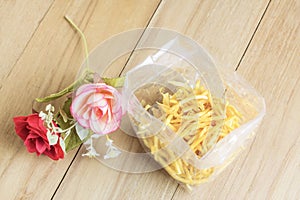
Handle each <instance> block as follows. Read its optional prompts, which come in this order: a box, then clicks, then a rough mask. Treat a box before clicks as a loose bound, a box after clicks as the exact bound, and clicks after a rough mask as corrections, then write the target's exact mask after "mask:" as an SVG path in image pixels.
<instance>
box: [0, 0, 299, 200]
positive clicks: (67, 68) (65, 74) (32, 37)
mask: <svg viewBox="0 0 300 200" xmlns="http://www.w3.org/2000/svg"><path fill="white" fill-rule="evenodd" d="M299 4H300V2H299V0H283V1H269V0H263V1H258V0H255V1H251V2H250V1H242V0H239V1H234V0H225V1H217V0H212V1H196V0H189V1H184V0H177V1H171V0H163V1H161V2H160V1H158V0H156V1H148V0H142V1H140V0H130V1H117V0H112V1H100V0H99V1H96V0H88V1H86V0H76V1H59V0H53V1H50V0H49V1H43V3H41V2H34V3H33V2H32V1H30V2H29V1H1V2H0V22H1V27H0V47H1V48H0V57H1V59H0V94H1V98H0V112H1V113H2V114H1V117H0V122H1V125H2V127H4V128H3V129H2V131H1V132H0V137H1V140H0V163H1V165H0V199H50V198H51V199H52V198H53V199H300V192H299V191H300V188H299V185H300V173H299V171H300V168H299V167H300V160H299V158H300V157H299V154H300V141H299V140H300V139H299V131H298V129H299V128H300V127H299V124H300V123H299V122H300V121H299V111H300V107H299V105H300V104H299V101H300V90H299V88H300V85H299V80H300V77H299V76H300V73H299V72H300V71H299V69H298V68H299V67H298V66H297V65H299V63H300V60H299V58H300V56H299V52H300V51H299V50H300V49H299V48H300V33H299V32H300V31H299V17H298V15H299V13H300V5H299ZM65 14H68V15H69V16H70V17H71V18H72V19H73V20H74V21H75V23H76V24H78V26H79V27H80V28H81V29H82V30H83V31H84V33H85V35H86V36H87V40H88V46H89V49H93V48H94V47H96V45H98V44H99V43H100V42H101V41H103V40H105V39H107V38H109V37H111V36H112V35H114V34H118V33H120V32H122V31H126V30H129V29H133V28H145V27H146V26H148V27H162V28H168V29H172V30H175V31H178V32H180V33H183V34H185V35H187V36H189V37H191V38H193V39H194V40H196V41H197V42H199V43H200V44H201V45H202V46H203V47H205V48H206V49H207V50H208V51H209V52H210V53H211V55H212V56H213V57H214V59H215V61H216V64H217V65H218V66H219V67H223V68H227V69H228V70H232V71H233V70H234V69H236V68H237V67H238V70H237V71H238V73H240V74H241V75H243V76H244V77H245V78H246V79H247V80H249V81H250V83H252V84H253V86H254V87H255V88H257V89H258V91H259V92H260V93H261V94H262V95H263V96H264V97H265V99H266V104H267V115H266V117H265V119H264V121H263V124H262V126H261V128H260V129H259V131H258V135H257V138H256V139H255V141H254V143H253V144H252V145H251V147H250V148H249V149H247V150H246V151H245V152H244V153H243V154H242V155H241V156H240V157H239V158H238V159H237V160H236V161H234V163H233V164H231V165H230V166H229V167H228V168H227V169H226V170H225V171H224V172H223V173H222V174H220V176H219V177H217V178H216V180H214V181H213V182H211V183H208V184H206V185H203V186H202V187H201V188H199V189H200V190H199V191H198V192H197V193H195V194H190V193H187V192H186V191H185V190H183V188H181V187H179V185H178V184H177V182H176V181H174V180H173V179H172V178H170V177H169V176H168V175H166V174H165V173H164V171H163V170H160V171H156V172H152V173H147V174H128V173H125V172H118V171H116V170H114V169H111V168H108V167H106V166H104V165H103V164H101V163H99V162H97V161H95V160H90V159H88V158H83V157H82V156H81V155H82V154H83V153H84V152H85V149H84V148H80V149H79V152H78V154H76V150H75V151H73V152H71V153H69V154H68V155H67V156H66V158H65V159H64V160H62V161H60V162H54V161H51V160H50V159H49V158H47V157H44V156H41V157H36V156H35V155H34V154H28V153H27V151H26V148H25V147H24V145H23V143H22V141H21V140H20V139H19V138H18V137H17V136H16V135H15V134H14V130H13V123H12V120H11V118H12V117H13V116H15V115H26V114H28V113H29V112H30V111H31V104H32V100H33V99H34V98H35V97H37V96H44V95H47V94H49V93H52V92H55V91H58V90H60V89H62V88H64V87H66V86H67V85H69V84H70V83H71V82H72V81H73V80H74V78H75V77H76V74H77V72H78V69H79V67H80V65H81V62H82V61H83V59H84V52H83V50H82V44H81V40H80V38H79V36H78V34H77V33H76V32H75V31H74V30H73V29H72V28H71V27H70V26H69V24H68V23H67V22H66V21H65V20H64V19H63V16H64V15H65ZM3 38H5V40H4V39H3ZM138 39H139V37H137V41H138ZM128 58H129V54H127V55H125V56H123V57H122V58H121V59H120V60H119V61H118V62H117V63H114V65H113V66H112V67H111V68H110V69H109V70H108V71H107V73H106V75H108V76H116V75H118V74H119V73H120V72H121V71H122V70H123V68H124V67H125V69H124V71H123V72H126V71H127V70H129V69H130V68H131V67H132V66H134V63H135V62H137V61H138V59H139V56H137V55H136V54H134V56H132V57H131V58H130V60H129V62H127V59H128ZM125 63H126V64H125ZM58 103H59V102H56V105H58ZM34 106H35V108H38V109H41V108H42V107H43V106H44V105H36V104H35V105H34ZM119 134H120V135H121V134H122V133H121V132H119ZM115 141H116V142H118V143H119V145H121V146H124V147H125V148H128V150H130V151H140V150H141V149H140V147H139V145H138V143H137V141H135V140H133V139H132V138H130V137H128V136H125V135H123V136H122V137H119V138H118V139H116V140H115ZM126 145H127V146H126Z"/></svg>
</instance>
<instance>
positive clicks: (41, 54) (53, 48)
mask: <svg viewBox="0 0 300 200" xmlns="http://www.w3.org/2000/svg"><path fill="white" fill-rule="evenodd" d="M14 3H16V7H17V8H19V7H20V8H19V10H20V11H22V8H23V7H24V5H23V4H22V3H20V2H13V1H11V2H5V9H6V8H9V6H11V7H13V6H14ZM45 3H46V2H45ZM157 4H158V1H126V2H120V1H85V0H80V1H72V2H71V1H59V0H57V1H55V2H54V3H53V4H52V6H51V7H50V8H49V11H48V12H47V13H46V11H45V10H44V14H45V16H44V19H43V20H42V21H41V22H40V23H39V26H38V27H36V26H30V24H28V32H30V33H31V35H33V36H32V37H31V38H29V37H28V38H27V40H29V39H30V41H25V42H23V41H22V42H23V43H24V44H26V48H25V49H24V50H23V52H22V55H21V56H19V57H18V56H15V57H13V56H7V58H8V59H9V60H5V59H3V58H1V63H9V64H11V65H12V66H11V69H10V73H7V72H6V71H5V70H4V71H2V70H1V77H4V78H3V79H2V80H1V83H2V87H1V88H0V92H1V100H0V105H1V107H0V109H1V113H2V114H1V120H0V121H1V125H2V126H3V127H5V128H4V129H2V131H1V133H0V134H1V141H0V150H1V151H0V152H1V153H0V161H1V167H0V196H1V199H14V198H15V199H50V198H51V197H52V195H53V194H54V192H55V190H56V188H57V187H58V185H59V183H60V181H61V179H62V178H63V175H64V174H65V172H66V170H67V168H68V166H69V164H70V163H71V161H72V159H73V157H74V155H75V153H76V151H73V152H72V153H69V154H68V155H67V156H66V158H65V159H64V160H63V161H62V162H54V161H51V160H49V159H48V158H47V157H39V158H37V157H36V156H35V155H33V154H28V153H27V151H26V148H25V147H24V146H23V144H22V142H21V140H20V139H19V138H18V137H17V136H16V135H15V134H14V128H13V123H12V117H13V116H15V115H27V114H28V113H29V112H31V105H32V100H33V99H34V98H35V97H37V96H44V95H46V94H49V93H51V92H55V91H57V90H59V89H62V88H64V87H66V86H67V85H69V84H70V83H71V82H73V81H74V78H75V75H76V73H77V71H78V68H79V66H80V65H81V62H82V60H83V58H84V53H83V51H82V45H81V43H80V38H79V36H78V34H77V33H75V31H74V30H73V29H72V28H71V27H70V25H69V24H68V23H67V22H66V21H65V20H64V18H63V16H64V15H66V14H68V15H69V16H70V17H72V18H73V19H74V21H75V22H76V23H77V24H78V25H79V26H80V27H81V28H82V29H83V30H84V31H85V29H87V31H85V32H86V35H87V37H88V38H89V39H88V45H89V47H90V48H93V47H95V46H96V45H97V44H98V43H100V42H101V41H103V40H104V39H106V38H107V37H109V36H111V35H113V34H116V33H119V32H122V31H124V30H127V29H132V28H137V27H141V28H142V27H144V26H145V25H146V24H147V23H148V20H149V18H150V17H151V15H152V13H153V11H154V10H155V8H156V6H157ZM2 5H4V4H3V3H1V6H2ZM31 7H33V6H29V7H28V8H29V9H30V8H31ZM31 11H34V10H31ZM16 12H17V11H16ZM41 12H42V10H41ZM1 14H5V13H3V12H2V13H1ZM19 14H20V15H24V16H23V18H26V17H28V15H31V12H30V11H27V12H24V13H22V12H20V13H19ZM32 15H33V17H32V18H33V19H35V16H36V17H37V16H38V15H37V14H33V13H32ZM40 16H43V14H40ZM20 17H22V16H20ZM14 19H15V20H16V22H15V23H9V18H6V20H4V19H3V20H4V21H5V23H4V24H5V25H6V26H7V27H2V28H3V29H7V30H15V32H11V35H8V36H7V37H8V39H9V40H11V41H14V39H15V37H16V36H18V35H19V34H20V33H19V32H18V29H17V27H15V26H18V24H20V23H22V21H20V19H19V18H14ZM1 20H2V19H1ZM38 20H39V19H36V22H31V23H37V22H38ZM12 22H13V21H12ZM10 24H11V25H13V27H10V26H9V25H10ZM35 29H36V30H35ZM2 34H3V35H2ZM5 34H6V32H2V31H1V39H2V38H3V37H4V36H6V35H5ZM24 39H25V38H24ZM1 45H4V46H1V49H5V48H8V49H9V52H12V53H17V50H18V49H16V47H15V46H14V45H11V46H6V45H7V44H6V43H1ZM2 60H3V61H2ZM14 63H15V64H14ZM2 75H3V76H2ZM36 107H37V108H41V106H36ZM87 160H88V159H87ZM76 185H77V184H76ZM8 191H9V192H8Z"/></svg>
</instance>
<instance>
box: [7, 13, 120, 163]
mask: <svg viewBox="0 0 300 200" xmlns="http://www.w3.org/2000/svg"><path fill="white" fill-rule="evenodd" d="M65 18H66V20H67V21H68V22H69V23H70V24H71V25H72V26H73V27H74V28H75V29H76V30H77V31H78V32H79V33H80V35H81V37H82V39H83V42H84V46H85V53H86V61H87V69H86V70H85V71H84V73H83V74H82V76H81V77H80V78H79V79H77V80H76V81H75V82H74V83H72V84H71V85H70V86H68V87H67V88H65V89H63V90H61V91H59V92H57V93H54V94H50V95H49V96H47V97H44V98H36V99H35V100H36V102H38V103H44V102H49V101H53V100H56V99H58V98H61V97H63V96H65V95H68V98H67V100H66V101H65V103H64V104H63V105H62V106H60V108H59V109H58V112H56V113H54V111H55V109H54V107H53V106H52V105H51V104H49V105H47V106H46V109H45V110H46V113H44V112H43V111H41V112H40V113H39V114H37V113H34V114H32V115H28V116H19V117H15V118H14V119H13V120H14V123H15V130H16V133H17V134H18V135H19V136H20V138H21V139H22V140H23V141H24V144H25V146H26V147H27V150H28V151H29V152H36V154H37V155H41V154H44V155H47V156H49V157H50V158H51V159H53V160H58V159H61V158H64V155H65V153H67V152H69V151H70V150H72V149H74V148H78V147H79V146H80V145H81V144H84V146H85V147H86V150H87V153H85V154H83V156H88V157H95V156H99V154H98V153H97V152H96V149H95V148H94V146H93V139H97V138H99V137H100V136H103V135H104V134H108V133H111V132H113V131H115V130H116V129H118V128H119V126H120V121H121V116H122V108H121V96H120V94H119V92H118V91H117V90H116V89H115V88H114V87H120V86H122V85H123V83H124V78H101V81H103V82H104V83H98V81H97V80H95V78H97V77H99V75H98V74H96V73H95V72H93V71H91V70H90V69H89V65H88V50H87V42H86V39H85V37H84V34H83V33H82V31H81V30H80V29H79V28H78V27H77V26H76V25H75V24H74V23H73V22H72V20H71V19H70V18H68V17H67V16H66V17H65ZM95 82H96V83H95ZM113 86H114V87H113ZM72 94H73V95H72ZM71 96H73V97H74V99H72V98H71ZM106 137H107V140H108V141H109V142H110V145H107V144H106V146H107V147H108V150H107V153H106V154H107V155H104V157H105V158H106V159H108V158H114V157H116V156H118V155H119V154H120V153H118V149H117V148H116V147H114V146H113V145H112V140H110V139H109V137H108V136H107V135H106Z"/></svg>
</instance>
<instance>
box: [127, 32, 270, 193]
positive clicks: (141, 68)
mask: <svg viewBox="0 0 300 200" xmlns="http://www.w3.org/2000/svg"><path fill="white" fill-rule="evenodd" d="M199 82H200V84H201V86H203V87H204V88H206V89H207V91H209V96H208V98H209V97H211V99H210V101H211V112H212V113H211V115H210V118H209V119H210V122H209V123H210V125H208V127H207V129H208V130H207V131H206V135H205V139H204V140H203V141H202V143H205V145H203V144H202V143H201V144H202V149H200V151H201V150H202V151H203V152H202V153H201V152H200V153H198V154H197V152H196V151H195V149H194V150H193V149H192V148H191V144H189V143H190V140H191V139H190V138H191V137H197V136H195V132H197V131H198V132H199V130H202V132H203V127H202V129H201V127H200V126H201V125H199V122H198V121H197V119H199V116H198V113H201V112H202V111H201V110H197V108H195V107H192V108H189V109H191V110H192V111H189V112H187V111H184V112H183V111H182V110H184V109H187V110H188V108H187V106H193V105H195V106H196V107H197V106H198V102H197V100H198V99H199V98H200V100H201V97H199V96H201V95H198V96H197V94H195V91H194V89H195V87H196V85H197V84H199ZM198 87H199V86H198ZM183 88H184V92H186V93H189V94H192V95H191V97H188V98H189V99H188V100H185V99H180V100H178V102H179V103H178V105H179V106H180V109H181V111H180V112H181V114H182V115H181V118H182V119H181V118H180V120H181V121H180V125H179V128H178V127H177V129H176V130H177V132H175V131H174V129H175V128H174V127H173V130H172V127H171V126H170V122H168V123H169V124H168V123H167V122H166V121H167V120H169V121H170V120H172V119H173V120H177V118H176V119H174V116H173V115H172V116H171V117H170V118H171V119H166V116H164V115H165V113H161V112H163V111H162V110H163V109H161V108H160V109H159V107H162V106H164V105H162V101H163V100H162V98H163V97H165V96H164V95H169V97H166V98H170V96H172V95H173V96H176V95H177V96H179V95H178V91H180V90H183ZM170 94H172V95H170ZM172 98H173V97H172ZM202 98H204V97H202ZM169 100H170V99H169ZM204 100H205V98H204ZM173 101H175V100H174V99H173ZM183 101H185V102H187V101H188V102H189V104H188V105H187V104H185V103H182V102H183ZM123 102H124V105H123V107H124V108H127V112H128V116H129V118H130V122H131V124H132V127H133V128H134V131H135V133H136V136H137V137H138V138H139V139H140V141H141V143H142V145H143V146H144V149H145V151H146V152H149V154H151V155H152V157H153V158H154V160H155V161H156V162H158V163H159V164H160V166H162V168H164V169H165V170H166V171H167V172H168V174H169V175H171V176H172V177H173V178H174V179H176V180H177V181H178V182H179V183H180V184H183V185H185V186H187V187H188V188H190V189H192V187H193V186H197V185H199V184H201V183H204V182H207V181H210V180H212V179H213V178H214V177H216V175H217V174H218V173H220V172H221V171H222V169H224V167H225V166H227V165H228V164H229V163H230V162H231V161H232V160H233V158H235V157H236V156H237V155H238V153H239V152H240V151H241V150H242V149H244V148H245V147H246V146H247V144H248V143H249V142H251V141H252V140H253V138H254V135H255V129H256V128H257V127H258V125H259V123H260V122H261V120H262V118H263V116H264V114H265V104H264V99H263V98H262V97H261V96H260V95H259V94H258V93H257V92H256V91H255V90H254V89H253V88H252V87H251V86H250V85H249V84H248V83H247V82H246V81H245V80H243V79H242V78H241V77H240V76H238V75H237V74H236V73H232V72H228V71H226V70H223V71H220V70H217V69H216V67H215V66H214V63H213V61H212V59H211V58H210V56H209V55H208V54H207V53H206V52H205V51H204V50H203V49H202V48H201V47H200V46H194V43H192V42H191V41H189V40H185V38H174V39H172V40H170V41H169V42H168V43H166V44H165V45H163V46H162V47H161V48H160V50H159V51H158V52H157V53H155V54H153V55H149V56H148V57H147V59H145V60H144V62H142V63H141V64H140V65H138V66H136V67H135V68H134V69H132V70H130V71H129V72H127V74H126V82H125V86H124V88H123ZM228 103H229V104H230V106H233V107H234V108H235V109H236V110H237V112H238V113H239V114H238V115H240V116H239V127H236V128H234V130H232V131H230V133H228V135H226V136H225V137H221V136H220V134H222V130H221V129H223V127H224V126H225V125H224V123H227V122H228V121H227V122H225V121H224V118H226V114H228V113H226V104H228ZM212 105H213V106H212ZM177 114H178V113H177ZM161 116H164V117H165V118H164V117H161ZM168 116H170V114H169V115H168ZM184 119H185V120H184ZM191 119H192V120H191ZM200 124H201V123H200ZM170 127H171V128H170ZM182 127H183V128H182ZM199 134H200V133H199ZM199 137H200V136H199ZM220 138H221V139H220ZM194 140H195V139H194ZM192 145H193V144H192ZM194 146H195V145H194ZM203 148H206V149H205V150H203ZM195 152H196V153H195ZM199 154H200V156H199Z"/></svg>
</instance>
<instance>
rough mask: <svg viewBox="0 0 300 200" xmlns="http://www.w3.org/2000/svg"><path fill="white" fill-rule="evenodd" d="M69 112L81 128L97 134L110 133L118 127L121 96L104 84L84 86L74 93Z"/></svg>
mask: <svg viewBox="0 0 300 200" xmlns="http://www.w3.org/2000/svg"><path fill="white" fill-rule="evenodd" d="M70 110H71V114H72V116H73V117H74V118H75V119H76V120H77V121H78V123H79V124H80V125H81V126H82V127H84V128H89V129H91V130H92V131H93V132H94V133H98V134H107V133H111V132H113V131H115V130H116V129H118V128H119V126H120V122H121V116H122V108H121V96H120V93H119V92H118V91H117V90H116V89H115V88H113V87H111V86H108V85H106V84H105V83H94V84H85V85H82V86H80V87H79V88H78V90H77V91H76V93H75V97H74V99H73V102H72V105H71V109H70Z"/></svg>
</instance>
